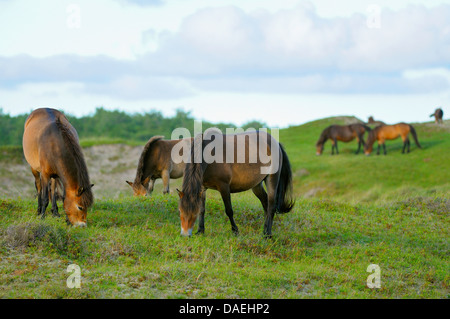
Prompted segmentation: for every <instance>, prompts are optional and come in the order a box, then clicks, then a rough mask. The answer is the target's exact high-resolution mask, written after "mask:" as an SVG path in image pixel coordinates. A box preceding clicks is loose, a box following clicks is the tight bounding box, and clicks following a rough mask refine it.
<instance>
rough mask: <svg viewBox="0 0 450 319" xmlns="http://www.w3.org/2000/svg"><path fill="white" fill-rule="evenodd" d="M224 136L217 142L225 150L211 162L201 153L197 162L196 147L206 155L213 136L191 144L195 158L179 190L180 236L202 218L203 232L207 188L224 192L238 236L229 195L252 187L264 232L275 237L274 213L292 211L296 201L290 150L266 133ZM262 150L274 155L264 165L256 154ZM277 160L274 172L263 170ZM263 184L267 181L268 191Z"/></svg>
mask: <svg viewBox="0 0 450 319" xmlns="http://www.w3.org/2000/svg"><path fill="white" fill-rule="evenodd" d="M220 136H221V139H222V140H223V142H221V141H220V140H218V141H219V142H218V143H220V145H222V146H223V150H225V151H224V152H223V153H222V154H219V155H217V154H218V152H216V155H217V156H218V159H217V160H215V161H207V160H205V158H204V157H203V156H202V157H201V158H200V160H196V161H194V154H195V146H194V145H195V144H196V145H199V148H200V150H201V152H202V154H204V152H205V149H207V148H209V149H210V148H211V145H212V143H213V142H212V141H211V140H209V141H208V140H203V139H200V141H198V138H196V139H195V141H193V142H192V146H193V147H191V161H190V163H187V164H186V169H185V173H184V179H183V188H182V191H179V190H177V191H178V194H179V196H180V201H179V210H180V219H181V234H182V235H183V236H191V235H192V230H193V227H194V223H195V221H196V220H197V218H198V217H199V226H198V232H197V234H203V233H204V232H205V201H206V190H208V189H214V190H216V191H218V192H220V194H221V196H222V200H223V203H224V205H225V212H226V214H227V216H228V218H229V220H230V223H231V229H232V231H233V232H234V233H235V234H238V227H237V225H236V223H235V221H234V218H233V214H234V213H233V208H232V205H231V193H240V192H244V191H247V190H250V189H251V190H252V191H253V193H254V194H255V195H256V197H257V198H258V199H259V200H260V202H261V204H262V206H263V208H264V212H265V223H264V235H265V236H266V237H271V235H272V223H273V218H274V215H275V213H288V212H290V211H291V210H292V208H293V207H294V204H295V202H294V200H293V199H292V195H291V192H292V171H291V166H290V163H289V159H288V156H287V154H286V152H285V151H284V149H283V147H282V146H281V144H279V143H278V142H277V141H276V140H275V139H274V138H273V137H272V136H271V135H270V134H268V133H266V132H256V131H255V132H246V133H239V134H229V135H222V134H220ZM257 140H258V141H259V142H258V141H257ZM227 145H228V148H227ZM273 145H274V147H275V149H274V148H273ZM231 150H232V151H231ZM261 151H263V152H268V154H269V155H270V158H271V159H270V160H268V161H266V162H267V163H266V164H264V163H263V162H262V161H261V158H258V159H256V158H255V156H257V154H259V153H260V152H261ZM228 152H230V153H228ZM239 152H245V154H244V155H242V153H241V156H240V157H238V154H239ZM227 154H228V155H227ZM228 157H229V158H228ZM230 158H231V160H230ZM274 159H275V161H277V163H278V164H279V165H278V167H277V168H276V170H275V168H274V169H273V170H271V171H267V172H266V171H264V170H262V169H263V168H264V167H267V166H271V165H272V164H273V163H274ZM271 167H272V168H273V166H271ZM263 184H265V185H266V189H267V192H266V190H265V189H264V186H263Z"/></svg>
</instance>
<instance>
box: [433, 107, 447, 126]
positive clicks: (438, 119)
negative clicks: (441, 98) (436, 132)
mask: <svg viewBox="0 0 450 319" xmlns="http://www.w3.org/2000/svg"><path fill="white" fill-rule="evenodd" d="M430 117H434V119H435V120H434V121H435V122H436V124H440V123H443V122H444V121H443V118H444V111H442V109H440V108H439V109H436V111H434V113H433V114H431V115H430Z"/></svg>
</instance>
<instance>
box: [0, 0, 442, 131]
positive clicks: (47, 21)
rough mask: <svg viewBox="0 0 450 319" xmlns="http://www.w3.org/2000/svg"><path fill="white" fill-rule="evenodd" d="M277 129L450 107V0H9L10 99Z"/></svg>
mask: <svg viewBox="0 0 450 319" xmlns="http://www.w3.org/2000/svg"><path fill="white" fill-rule="evenodd" d="M100 106H102V107H104V108H106V109H110V110H123V111H127V112H149V111H152V110H157V111H160V112H162V113H163V114H164V115H166V116H172V115H173V114H175V112H176V110H177V109H182V110H185V111H190V112H191V114H192V115H193V116H194V117H195V118H197V119H200V120H202V119H203V120H207V121H210V122H233V123H235V124H237V125H241V124H244V123H246V122H248V121H251V120H259V121H262V122H264V123H266V124H267V125H268V126H270V127H286V126H289V125H298V124H302V123H305V122H308V121H310V120H314V119H318V118H323V117H328V116H336V115H354V116H357V117H359V118H360V119H363V120H365V119H367V118H368V117H369V116H374V117H375V119H377V120H383V121H385V122H387V123H396V122H400V121H405V122H422V121H427V120H429V115H430V114H431V113H433V111H434V110H435V109H436V108H437V107H442V108H443V109H444V112H445V111H446V110H449V111H448V112H447V113H449V112H450V0H447V1H442V0H441V1H437V0H429V1H412V0H410V1H407V0H396V1H385V0H369V1H365V0H341V1H333V0H318V1H298V0H278V1H275V0H245V1H242V0H147V1H144V0H96V1H88V0H71V1H66V0H40V1H29V0H0V109H2V111H3V113H7V114H11V115H17V114H23V113H28V112H30V111H31V110H33V109H35V108H38V107H53V108H57V109H61V110H63V111H65V112H67V113H69V114H72V115H76V116H82V115H88V114H92V113H93V112H95V109H96V108H97V107H100Z"/></svg>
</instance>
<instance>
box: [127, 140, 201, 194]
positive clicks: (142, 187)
mask: <svg viewBox="0 0 450 319" xmlns="http://www.w3.org/2000/svg"><path fill="white" fill-rule="evenodd" d="M191 141H192V139H185V140H170V141H169V140H164V137H163V136H154V137H152V138H151V139H150V140H149V141H148V142H147V144H146V145H145V147H144V150H143V151H142V153H141V157H140V158H139V163H138V167H137V170H136V177H135V179H134V182H133V183H132V182H129V181H126V182H127V184H128V185H130V186H131V187H132V188H133V193H134V196H146V195H147V194H151V193H152V192H153V187H154V185H155V180H157V179H158V178H162V180H163V185H164V190H163V193H164V194H168V193H170V187H169V183H170V179H178V178H181V177H183V174H184V168H185V165H186V164H185V163H184V162H181V163H175V162H174V161H173V160H172V156H171V154H172V150H173V148H174V146H175V145H177V144H178V143H179V142H183V143H190V142H191ZM181 150H183V148H181ZM182 155H183V154H182V152H181V153H180V156H182Z"/></svg>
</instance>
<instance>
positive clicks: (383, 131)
mask: <svg viewBox="0 0 450 319" xmlns="http://www.w3.org/2000/svg"><path fill="white" fill-rule="evenodd" d="M410 133H411V135H412V136H413V138H414V141H415V142H416V145H417V147H419V148H422V146H421V145H420V143H419V139H418V138H417V133H416V130H415V129H414V127H413V126H412V125H410V124H406V123H399V124H395V125H381V126H378V127H376V128H374V129H373V130H372V131H371V132H370V133H369V137H368V139H367V143H366V147H365V148H364V152H365V154H366V155H370V154H371V153H372V151H373V144H374V143H375V141H378V152H377V155H380V148H381V145H383V149H384V155H386V154H387V151H386V140H395V139H397V138H399V137H401V138H402V140H403V151H402V153H403V154H404V153H405V150H406V147H408V153H409V152H410V145H411V142H410V141H409V134H410Z"/></svg>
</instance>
